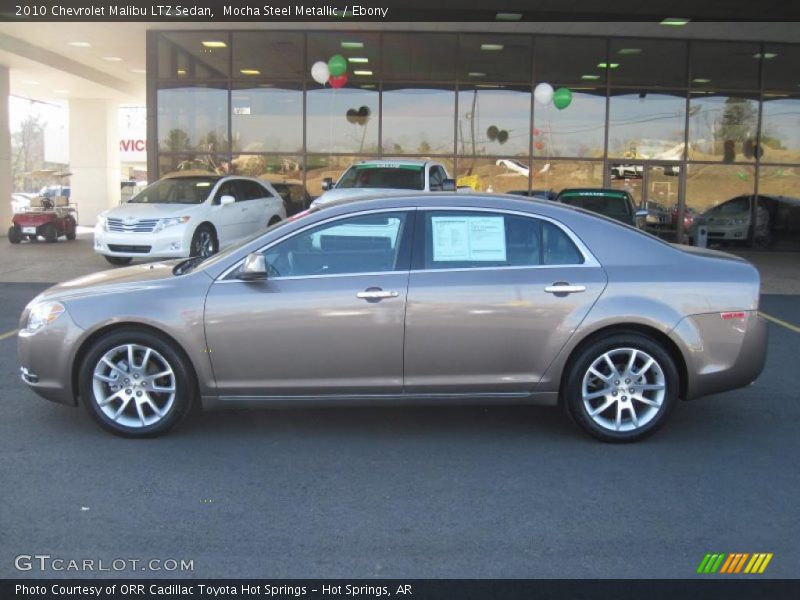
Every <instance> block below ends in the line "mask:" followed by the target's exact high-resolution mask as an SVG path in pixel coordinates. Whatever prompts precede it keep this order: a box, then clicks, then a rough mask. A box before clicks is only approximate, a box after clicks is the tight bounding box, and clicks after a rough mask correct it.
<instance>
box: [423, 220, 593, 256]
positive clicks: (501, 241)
mask: <svg viewBox="0 0 800 600" xmlns="http://www.w3.org/2000/svg"><path fill="white" fill-rule="evenodd" d="M422 221H423V226H422V230H423V232H422V235H423V236H424V238H421V239H424V250H423V252H422V254H423V260H422V261H421V262H422V265H421V268H424V269H463V268H480V267H535V266H541V265H570V264H580V263H582V262H583V256H582V255H581V253H580V251H579V250H578V249H577V248H576V247H575V244H574V243H573V242H572V240H570V239H569V237H568V236H567V235H566V234H565V233H564V232H563V231H561V229H560V228H559V227H557V226H556V225H553V224H552V223H549V222H547V221H544V220H542V219H537V218H535V217H524V216H521V215H512V214H506V213H492V212H483V211H425V212H424V216H423V217H422ZM415 263H417V264H419V263H418V261H417V260H416V259H415Z"/></svg>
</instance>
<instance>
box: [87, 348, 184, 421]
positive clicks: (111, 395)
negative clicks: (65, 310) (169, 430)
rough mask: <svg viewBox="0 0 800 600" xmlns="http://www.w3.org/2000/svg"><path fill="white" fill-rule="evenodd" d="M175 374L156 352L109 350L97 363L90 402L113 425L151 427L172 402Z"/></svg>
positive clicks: (152, 350)
mask: <svg viewBox="0 0 800 600" xmlns="http://www.w3.org/2000/svg"><path fill="white" fill-rule="evenodd" d="M176 389H177V386H176V378H175V372H174V371H173V369H172V366H171V365H170V364H169V362H168V361H167V360H166V359H165V358H164V357H163V356H162V355H161V354H159V353H158V352H157V351H156V350H154V349H153V348H150V347H148V346H145V345H141V344H124V345H121V346H116V347H115V348H112V349H111V350H109V351H108V352H106V353H105V354H103V356H102V357H101V358H100V360H98V361H97V364H96V365H95V368H94V373H93V376H92V391H93V394H94V401H95V402H96V403H97V406H98V407H99V408H100V410H101V411H102V412H103V414H105V416H106V417H108V418H109V419H110V420H111V421H113V422H114V423H117V424H119V425H123V426H125V427H131V428H142V427H149V426H151V425H155V424H156V423H158V422H159V421H161V420H162V419H163V418H164V417H166V416H167V415H168V414H169V412H170V410H171V409H172V406H173V404H174V402H175V394H176Z"/></svg>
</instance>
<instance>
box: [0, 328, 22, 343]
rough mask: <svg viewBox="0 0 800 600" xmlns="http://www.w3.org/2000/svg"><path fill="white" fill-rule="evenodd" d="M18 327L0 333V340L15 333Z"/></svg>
mask: <svg viewBox="0 0 800 600" xmlns="http://www.w3.org/2000/svg"><path fill="white" fill-rule="evenodd" d="M18 331H19V329H12V330H11V331H6V332H5V333H0V342H2V341H3V340H5V339H8V338H10V337H13V336H15V335H17V332H18Z"/></svg>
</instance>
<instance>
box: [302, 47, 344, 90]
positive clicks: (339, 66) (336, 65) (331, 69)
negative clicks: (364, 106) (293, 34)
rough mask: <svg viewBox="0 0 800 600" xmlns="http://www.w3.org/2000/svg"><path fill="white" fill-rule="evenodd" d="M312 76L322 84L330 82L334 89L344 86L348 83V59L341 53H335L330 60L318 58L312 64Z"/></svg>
mask: <svg viewBox="0 0 800 600" xmlns="http://www.w3.org/2000/svg"><path fill="white" fill-rule="evenodd" d="M311 78H312V79H313V80H314V81H316V82H317V83H318V84H320V85H325V84H326V83H330V84H331V87H332V88H333V89H338V88H340V87H344V85H345V84H346V83H347V60H346V59H345V57H344V56H342V55H341V54H334V55H333V56H331V57H330V58H329V59H328V62H324V61H322V60H318V61H317V62H315V63H314V64H313V65H311Z"/></svg>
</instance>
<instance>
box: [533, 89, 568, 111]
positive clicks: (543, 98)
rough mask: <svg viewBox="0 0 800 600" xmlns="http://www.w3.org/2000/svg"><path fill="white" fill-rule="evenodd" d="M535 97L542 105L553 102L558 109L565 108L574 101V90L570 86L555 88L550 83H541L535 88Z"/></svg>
mask: <svg viewBox="0 0 800 600" xmlns="http://www.w3.org/2000/svg"><path fill="white" fill-rule="evenodd" d="M533 97H534V99H535V100H536V101H537V102H538V103H539V104H541V105H542V106H547V105H548V104H550V103H551V102H552V103H553V104H554V105H555V107H556V108H557V109H558V110H564V109H565V108H567V107H568V106H569V105H570V104H571V103H572V92H571V91H570V90H569V88H565V87H562V88H558V89H557V90H554V89H553V86H552V85H550V84H549V83H540V84H539V85H537V86H536V87H535V88H533Z"/></svg>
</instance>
